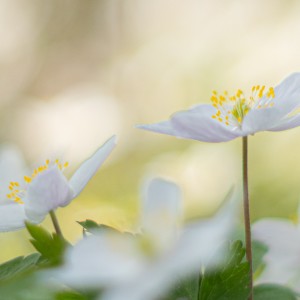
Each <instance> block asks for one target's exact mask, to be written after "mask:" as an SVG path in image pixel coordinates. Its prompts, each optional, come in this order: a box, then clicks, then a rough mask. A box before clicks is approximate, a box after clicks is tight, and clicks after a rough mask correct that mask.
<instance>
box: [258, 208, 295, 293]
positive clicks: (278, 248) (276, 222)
mask: <svg viewBox="0 0 300 300" xmlns="http://www.w3.org/2000/svg"><path fill="white" fill-rule="evenodd" d="M298 214H299V212H298ZM252 233H253V238H254V239H255V240H257V241H259V242H261V243H263V244H265V245H266V246H267V247H268V252H267V253H266V254H265V256H264V258H263V261H264V263H265V268H264V270H263V272H262V273H261V275H260V276H259V278H258V282H260V283H278V284H287V285H288V286H289V287H291V288H293V289H294V290H295V291H297V292H298V293H299V292H300V256H299V253H300V224H299V223H296V222H292V221H291V220H287V219H279V218H277V219H276V218H268V219H262V220H259V221H257V222H256V223H254V224H253V226H252Z"/></svg>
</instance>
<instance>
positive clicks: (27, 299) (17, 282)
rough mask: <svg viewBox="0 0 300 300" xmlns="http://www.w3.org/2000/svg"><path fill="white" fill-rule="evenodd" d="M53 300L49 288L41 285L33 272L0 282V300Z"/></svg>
mask: <svg viewBox="0 0 300 300" xmlns="http://www.w3.org/2000/svg"><path fill="white" fill-rule="evenodd" d="M10 299H11V300H53V299H54V298H53V291H52V290H51V289H50V287H47V286H45V285H43V284H41V282H40V281H38V280H37V277H36V276H35V273H34V272H30V271H29V273H22V275H21V276H18V277H14V278H11V280H9V281H5V282H1V281H0V300H10Z"/></svg>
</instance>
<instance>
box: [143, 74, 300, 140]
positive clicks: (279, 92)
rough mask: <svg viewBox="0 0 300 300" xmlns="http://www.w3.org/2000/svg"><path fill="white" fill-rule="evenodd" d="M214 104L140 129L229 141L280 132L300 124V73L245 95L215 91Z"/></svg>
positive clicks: (184, 112)
mask: <svg viewBox="0 0 300 300" xmlns="http://www.w3.org/2000/svg"><path fill="white" fill-rule="evenodd" d="M210 100H211V102H212V104H211V105H209V104H200V105H196V106H194V107H192V108H190V109H188V110H186V111H181V112H178V113H175V114H174V115H172V116H171V118H170V119H169V120H168V121H163V122H160V123H155V124H150V125H138V126H137V128H140V129H145V130H149V131H154V132H157V133H162V134H168V135H172V136H176V137H179V138H185V139H193V140H199V141H203V142H211V143H218V142H226V141H230V140H233V139H235V138H237V137H240V136H247V135H250V134H251V135H253V134H255V133H256V132H260V131H280V130H287V129H291V128H294V127H296V126H299V125H300V114H299V111H297V109H298V108H299V107H300V73H293V74H291V75H290V76H288V77H287V78H286V79H284V80H283V81H282V82H281V83H280V84H279V85H277V86H276V87H275V88H273V87H270V88H266V87H265V86H264V85H256V86H253V87H252V91H251V92H250V93H248V94H246V93H245V94H244V92H243V91H241V90H240V89H239V90H237V92H236V93H235V94H232V95H229V94H228V92H227V91H225V92H224V93H220V94H219V93H218V92H216V91H213V92H212V96H211V98H210Z"/></svg>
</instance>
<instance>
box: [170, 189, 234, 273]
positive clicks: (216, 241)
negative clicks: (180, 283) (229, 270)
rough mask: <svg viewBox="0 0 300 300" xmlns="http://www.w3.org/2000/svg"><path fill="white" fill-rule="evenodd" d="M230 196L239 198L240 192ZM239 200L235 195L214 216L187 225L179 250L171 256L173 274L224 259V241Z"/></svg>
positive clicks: (229, 232)
mask: <svg viewBox="0 0 300 300" xmlns="http://www.w3.org/2000/svg"><path fill="white" fill-rule="evenodd" d="M229 197H230V198H232V197H234V198H236V197H237V194H234V195H229ZM226 201H227V200H226ZM236 202H237V201H236V199H231V200H230V201H229V202H228V203H226V205H225V206H224V207H222V208H221V209H220V211H218V212H217V213H216V214H215V215H214V216H213V217H212V218H209V219H207V220H199V221H195V222H193V223H191V224H189V225H187V226H186V227H185V228H184V231H183V233H182V235H181V238H180V240H179V241H178V245H176V248H175V252H174V253H173V255H172V256H170V257H169V264H170V267H169V268H170V270H171V272H170V274H172V273H174V274H182V275H184V274H185V273H186V274H191V273H193V272H199V270H200V269H201V266H203V265H205V266H206V267H210V266H211V264H212V265H216V264H218V262H220V261H221V260H222V258H223V256H224V246H225V243H224V242H225V241H226V240H227V239H228V238H229V235H230V234H231V232H232V230H233V228H234V224H235V221H236V220H235V212H236Z"/></svg>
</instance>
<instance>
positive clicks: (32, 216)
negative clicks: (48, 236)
mask: <svg viewBox="0 0 300 300" xmlns="http://www.w3.org/2000/svg"><path fill="white" fill-rule="evenodd" d="M115 145H116V137H115V136H113V137H111V138H110V139H109V140H108V141H107V142H106V143H105V144H104V145H103V146H102V147H100V148H99V149H98V150H97V151H96V152H95V154H94V155H92V156H91V157H90V158H89V159H87V160H86V161H85V162H83V163H82V164H81V166H80V167H79V168H78V169H77V171H76V172H75V173H74V174H73V176H72V177H71V178H70V180H69V181H68V180H67V178H66V177H65V176H64V174H63V170H64V169H65V168H66V167H67V166H68V163H67V162H66V163H60V161H59V160H55V161H54V162H51V161H50V160H46V162H45V164H44V165H42V166H40V167H38V168H36V169H35V170H34V171H33V173H32V175H30V176H24V184H21V183H19V182H18V181H11V182H10V184H9V187H8V188H9V192H8V194H7V195H6V197H7V199H6V200H4V199H3V200H2V201H3V202H2V203H0V231H12V230H17V229H20V228H23V227H24V226H25V225H24V221H25V220H28V221H30V222H33V223H39V222H41V221H42V220H43V219H44V218H45V216H46V215H47V213H48V212H50V211H51V210H55V209H56V208H58V207H59V206H61V207H63V206H66V205H68V204H69V203H70V202H71V201H72V200H73V199H74V198H75V197H77V196H78V195H79V194H80V192H81V191H82V190H83V188H84V187H85V186H86V184H87V183H88V182H89V180H90V179H91V177H92V176H93V175H94V174H95V173H96V171H97V170H98V168H99V167H100V166H101V165H102V163H103V162H104V161H105V159H106V158H107V157H108V155H109V154H110V152H111V151H112V150H113V148H114V147H115ZM7 200H10V201H7Z"/></svg>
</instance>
